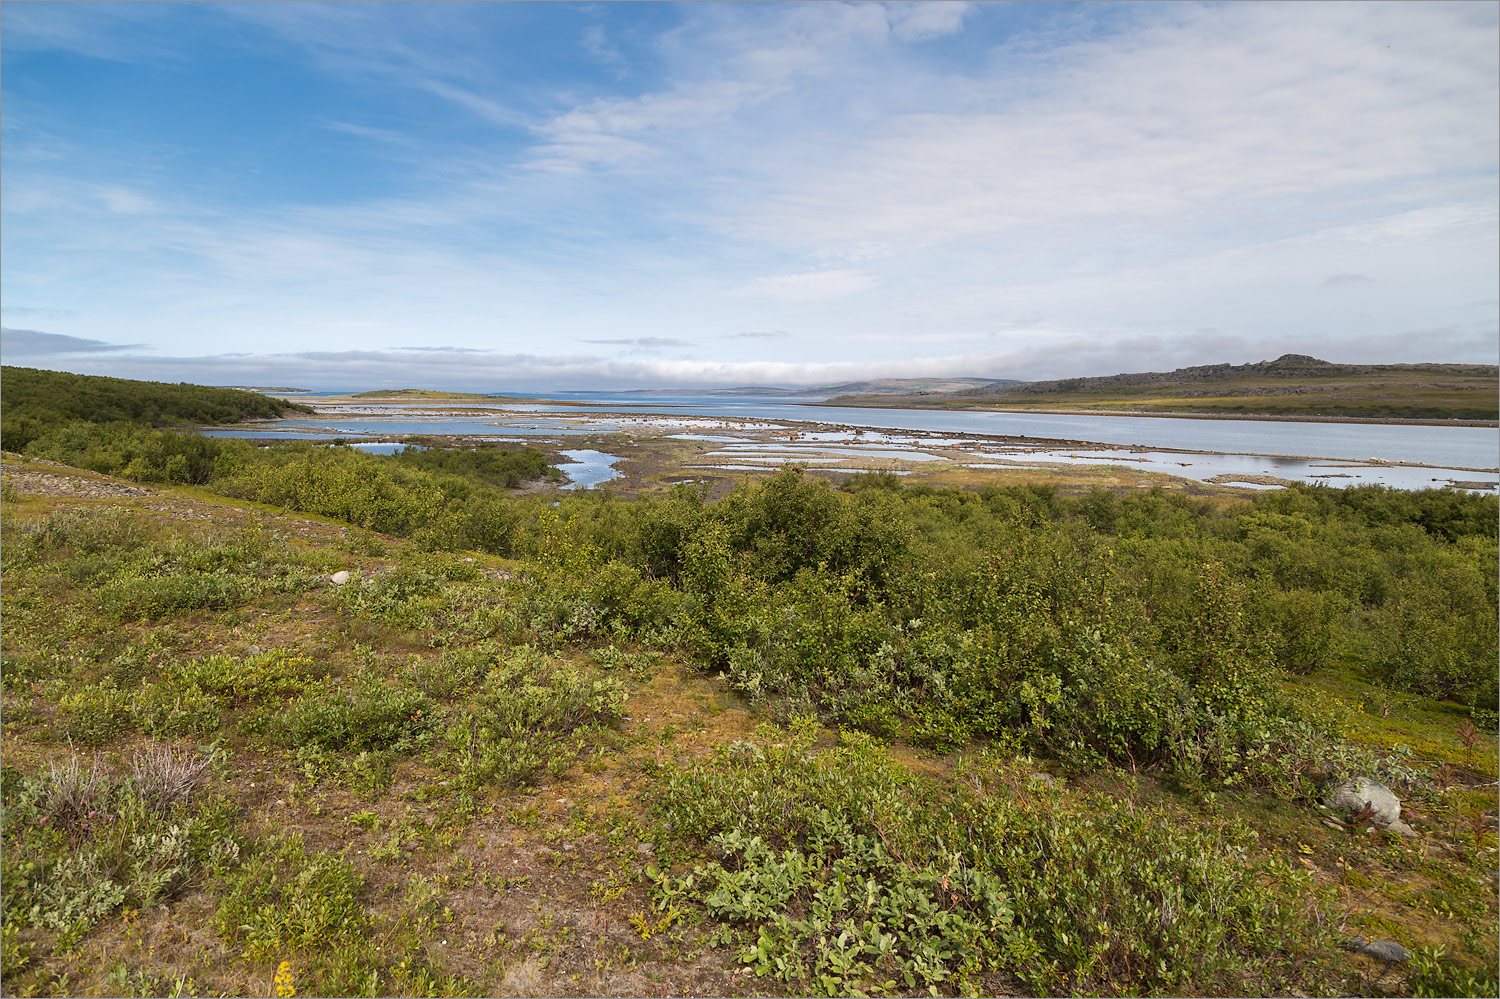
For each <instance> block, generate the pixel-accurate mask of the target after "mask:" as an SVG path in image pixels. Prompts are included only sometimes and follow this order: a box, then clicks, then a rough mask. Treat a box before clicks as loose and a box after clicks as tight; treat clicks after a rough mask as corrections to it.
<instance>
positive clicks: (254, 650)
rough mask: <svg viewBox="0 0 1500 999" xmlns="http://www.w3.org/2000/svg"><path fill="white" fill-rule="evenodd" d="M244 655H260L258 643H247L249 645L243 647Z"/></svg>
mask: <svg viewBox="0 0 1500 999" xmlns="http://www.w3.org/2000/svg"><path fill="white" fill-rule="evenodd" d="M245 655H247V656H258V655H260V646H259V645H249V646H246V647H245Z"/></svg>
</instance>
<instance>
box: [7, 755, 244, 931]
mask: <svg viewBox="0 0 1500 999" xmlns="http://www.w3.org/2000/svg"><path fill="white" fill-rule="evenodd" d="M212 766H213V763H212V760H211V759H210V758H208V757H205V756H202V755H195V754H189V753H183V752H180V751H174V750H172V749H170V748H168V747H165V746H153V747H150V748H148V749H147V750H145V751H144V752H143V753H141V754H139V755H138V756H137V757H136V758H135V761H134V762H133V764H132V766H131V773H130V774H129V775H128V776H121V775H117V774H114V773H111V772H109V771H107V770H105V769H103V768H102V767H101V766H100V764H99V762H98V761H97V760H95V762H94V764H93V765H92V766H91V767H88V768H85V767H84V766H83V765H82V763H81V762H80V761H79V760H78V759H77V758H76V757H72V758H70V759H69V762H68V763H66V764H64V765H62V766H54V767H53V768H52V769H51V771H50V772H49V773H48V774H47V775H45V776H40V775H39V776H31V775H26V774H21V773H16V772H14V771H9V772H7V773H6V774H5V780H4V782H3V793H4V800H5V808H4V812H3V820H0V821H3V824H4V838H5V843H6V849H5V852H4V855H3V857H0V868H3V877H4V893H3V899H0V907H3V921H4V923H5V925H6V926H9V927H13V928H28V927H30V928H36V929H44V930H50V931H53V932H56V933H59V934H61V937H62V939H64V940H67V939H76V938H77V937H78V936H79V935H80V934H82V933H83V932H85V931H86V930H88V929H89V928H90V927H91V926H93V925H94V924H95V923H97V922H98V921H99V920H101V919H103V918H104V917H105V916H108V915H109V914H110V913H112V912H114V911H115V910H116V909H118V908H120V907H121V906H123V905H126V904H130V905H133V906H136V907H141V906H146V905H151V904H154V903H156V902H159V901H162V900H165V899H169V898H172V897H174V896H176V895H177V894H179V893H180V892H182V891H183V890H184V889H186V888H187V887H189V886H190V885H193V884H197V883H200V882H201V881H202V880H203V879H204V878H205V877H207V876H209V875H212V874H215V873H222V872H224V871H227V870H228V869H229V868H231V867H232V866H233V865H234V864H235V863H236V862H237V859H238V856H239V850H240V840H239V836H238V832H237V828H236V826H237V823H236V819H235V809H234V808H233V806H232V805H230V804H229V803H228V802H227V801H225V800H224V799H222V798H214V797H208V796H205V794H204V790H205V788H206V787H207V785H208V784H209V783H210V782H211V779H212V777H213V773H212Z"/></svg>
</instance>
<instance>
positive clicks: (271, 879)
mask: <svg viewBox="0 0 1500 999" xmlns="http://www.w3.org/2000/svg"><path fill="white" fill-rule="evenodd" d="M218 888H219V892H220V895H221V899H220V902H219V908H218V911H217V912H216V913H215V915H214V925H215V928H216V929H217V930H218V932H219V934H220V936H222V937H223V938H224V939H225V940H228V941H231V942H234V943H238V944H242V945H243V946H244V948H245V954H246V956H248V957H252V958H256V959H265V958H277V957H282V956H284V955H285V954H286V953H287V952H289V951H290V952H330V951H337V950H340V949H342V948H345V947H349V946H351V945H357V943H358V942H360V941H362V940H363V938H364V937H365V936H366V935H367V934H368V932H369V920H368V918H367V917H366V916H365V913H364V908H363V906H361V904H360V901H359V895H360V893H361V892H362V891H363V890H364V881H363V879H362V878H360V876H359V874H358V873H357V872H356V871H355V870H354V868H353V866H351V865H350V864H349V862H348V861H346V860H344V859H343V858H342V857H341V856H339V855H338V854H334V853H326V852H325V853H316V854H313V855H311V856H309V855H308V854H307V851H306V849H305V848H304V847H303V845H302V838H301V836H300V835H299V834H296V833H293V834H291V835H287V836H273V837H271V838H270V839H268V840H266V841H264V842H262V843H260V844H258V847H257V849H256V850H255V851H254V853H252V854H251V855H250V857H249V858H248V859H247V860H246V861H245V862H244V863H243V864H242V865H241V866H240V867H239V868H238V869H236V870H235V871H233V872H231V873H229V874H228V875H226V876H224V877H223V878H221V879H220V881H219V884H218Z"/></svg>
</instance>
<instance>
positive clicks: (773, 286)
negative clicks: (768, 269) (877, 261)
mask: <svg viewBox="0 0 1500 999" xmlns="http://www.w3.org/2000/svg"><path fill="white" fill-rule="evenodd" d="M873 287H875V279H874V278H872V277H871V276H870V275H868V274H864V273H861V272H860V271H856V270H849V269H847V268H835V269H833V270H825V271H803V272H802V273H800V274H773V275H771V276H769V277H763V278H757V279H755V280H754V281H752V282H750V283H749V284H747V285H744V286H743V287H741V288H739V289H738V290H736V292H735V294H737V295H743V296H746V297H760V298H770V299H775V300H776V301H778V302H813V301H821V300H824V299H830V298H844V297H845V296H848V295H855V294H858V293H859V292H862V291H869V290H870V289H871V288H873Z"/></svg>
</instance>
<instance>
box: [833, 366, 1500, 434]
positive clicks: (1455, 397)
mask: <svg viewBox="0 0 1500 999" xmlns="http://www.w3.org/2000/svg"><path fill="white" fill-rule="evenodd" d="M845 404H857V405H860V406H879V407H918V408H932V409H939V408H941V409H1018V410H1084V411H1090V410H1097V411H1100V412H1106V411H1116V412H1142V413H1166V412H1175V413H1203V414H1210V415H1219V416H1250V415H1268V416H1324V417H1345V418H1359V419H1407V420H1475V421H1494V420H1495V419H1496V418H1497V415H1500V369H1497V368H1496V367H1495V366H1494V365H1486V364H1333V363H1330V362H1328V361H1323V360H1319V359H1317V358H1315V357H1308V356H1306V355H1302V354H1283V355H1282V356H1281V357H1278V358H1277V359H1275V360H1274V361H1259V362H1255V363H1252V364H1239V365H1234V364H1209V365H1200V366H1196V367H1189V368H1178V369H1177V370H1175V371H1166V372H1158V371H1148V372H1136V373H1128V374H1118V375H1106V376H1102V377H1090V378H1066V379H1058V380H1054V381H1042V382H1026V383H1021V384H1010V385H1002V384H990V385H985V386H982V387H979V388H973V389H961V390H959V391H956V392H953V393H950V394H946V395H943V396H941V397H938V398H934V397H932V396H930V395H926V394H923V393H905V394H890V395H881V396H858V397H851V396H839V397H835V398H832V399H829V400H827V401H826V402H825V403H823V405H845Z"/></svg>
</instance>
